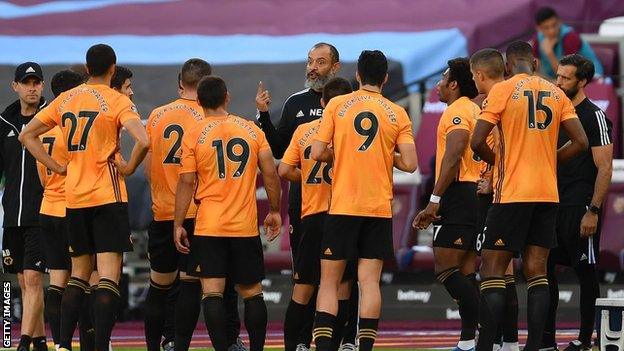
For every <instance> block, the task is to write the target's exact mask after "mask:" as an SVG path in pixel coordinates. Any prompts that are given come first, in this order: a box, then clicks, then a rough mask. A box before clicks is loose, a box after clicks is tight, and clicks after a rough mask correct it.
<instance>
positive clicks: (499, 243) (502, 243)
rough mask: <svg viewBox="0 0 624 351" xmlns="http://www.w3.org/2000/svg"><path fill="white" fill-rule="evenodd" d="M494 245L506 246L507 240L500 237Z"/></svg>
mask: <svg viewBox="0 0 624 351" xmlns="http://www.w3.org/2000/svg"><path fill="white" fill-rule="evenodd" d="M494 246H505V242H504V241H503V239H498V240H496V242H495V243H494Z"/></svg>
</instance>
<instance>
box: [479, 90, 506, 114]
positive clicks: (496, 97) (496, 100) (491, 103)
mask: <svg viewBox="0 0 624 351" xmlns="http://www.w3.org/2000/svg"><path fill="white" fill-rule="evenodd" d="M502 83H504V82H501V83H497V84H495V85H494V86H493V87H492V90H490V93H489V94H488V96H487V97H486V98H485V100H484V101H483V109H482V110H481V114H480V115H479V119H482V120H484V121H487V122H490V123H492V124H498V122H499V121H500V119H501V114H502V113H503V111H504V110H505V106H506V105H507V100H508V99H509V91H508V90H507V89H506V86H504V85H503V84H502Z"/></svg>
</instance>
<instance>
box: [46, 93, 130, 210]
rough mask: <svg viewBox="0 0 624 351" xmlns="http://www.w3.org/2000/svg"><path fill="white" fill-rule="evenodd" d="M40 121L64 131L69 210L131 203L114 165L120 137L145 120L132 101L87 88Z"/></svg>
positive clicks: (57, 103) (58, 102) (66, 96)
mask: <svg viewBox="0 0 624 351" xmlns="http://www.w3.org/2000/svg"><path fill="white" fill-rule="evenodd" d="M35 118H37V119H39V120H40V121H41V122H42V123H44V124H46V125H48V126H50V127H54V126H59V127H60V128H61V130H62V132H63V138H64V140H65V143H66V145H67V150H68V151H69V163H68V165H67V177H66V179H65V195H66V199H67V208H84V207H95V206H100V205H105V204H109V203H114V202H127V201H128V195H127V193H126V184H125V181H124V178H123V177H122V176H121V175H120V174H119V172H118V171H117V168H116V167H115V165H114V164H113V163H112V162H110V161H109V158H110V157H112V156H114V155H115V153H116V151H117V150H118V149H119V131H120V130H121V128H122V124H123V123H125V122H126V121H128V120H131V119H136V120H139V119H140V117H139V115H138V113H137V110H136V107H135V106H134V104H133V103H132V101H130V99H129V98H128V97H127V96H125V95H122V94H120V93H118V92H116V91H115V90H113V89H111V88H110V87H108V86H106V85H90V84H81V85H79V86H77V87H76V88H73V89H71V90H68V91H66V92H64V93H62V94H61V95H59V96H58V97H57V98H56V99H54V101H52V103H51V104H50V105H49V106H48V107H47V108H45V109H43V110H42V111H40V112H39V113H38V114H37V115H36V116H35Z"/></svg>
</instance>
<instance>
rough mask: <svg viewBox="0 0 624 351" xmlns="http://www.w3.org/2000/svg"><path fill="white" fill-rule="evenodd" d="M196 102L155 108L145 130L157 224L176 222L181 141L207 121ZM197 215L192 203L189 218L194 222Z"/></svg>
mask: <svg viewBox="0 0 624 351" xmlns="http://www.w3.org/2000/svg"><path fill="white" fill-rule="evenodd" d="M203 116H204V112H203V110H202V108H201V106H199V104H198V103H197V101H195V100H189V99H177V100H175V101H173V102H171V103H169V104H167V105H164V106H161V107H158V108H156V109H155V110H154V111H153V112H152V114H151V115H150V117H149V119H148V121H147V125H146V129H147V135H148V136H149V139H150V152H151V156H150V164H149V165H147V167H148V168H149V172H150V187H151V190H152V212H153V213H154V219H155V220H157V221H167V220H173V214H174V211H175V192H176V187H177V184H178V178H179V173H180V157H181V156H182V137H183V136H184V133H185V132H187V131H189V130H191V129H192V128H193V127H195V126H196V125H197V123H198V122H199V121H201V120H202V119H203V118H204V117H203ZM196 211H197V206H196V205H195V203H191V206H190V207H189V210H188V213H187V215H186V216H187V218H194V217H195V213H196Z"/></svg>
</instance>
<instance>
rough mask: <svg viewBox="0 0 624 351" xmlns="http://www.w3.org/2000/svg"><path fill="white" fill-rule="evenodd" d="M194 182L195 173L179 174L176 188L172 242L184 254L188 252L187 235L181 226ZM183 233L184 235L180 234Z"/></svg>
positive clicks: (193, 188)
mask: <svg viewBox="0 0 624 351" xmlns="http://www.w3.org/2000/svg"><path fill="white" fill-rule="evenodd" d="M196 181H197V173H195V172H188V173H180V177H179V178H178V185H177V186H176V197H175V211H174V215H173V232H174V242H175V245H176V248H177V249H178V251H180V252H181V253H185V254H187V253H189V252H190V251H189V242H188V237H187V233H186V232H185V231H184V227H183V226H182V225H183V224H184V219H185V218H186V213H187V212H188V209H189V206H190V205H191V200H192V199H193V193H194V192H195V182H196ZM183 231H184V233H182V232H183Z"/></svg>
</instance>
